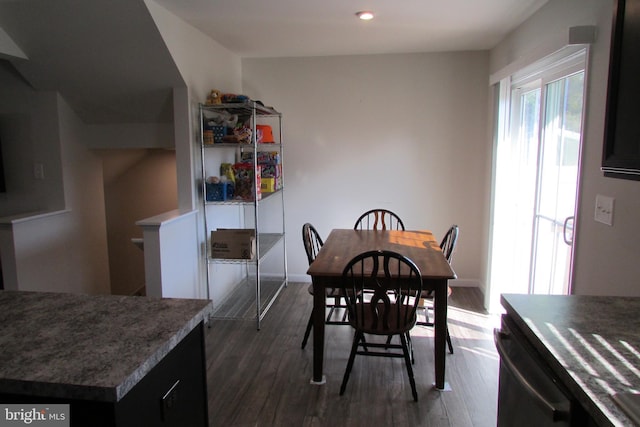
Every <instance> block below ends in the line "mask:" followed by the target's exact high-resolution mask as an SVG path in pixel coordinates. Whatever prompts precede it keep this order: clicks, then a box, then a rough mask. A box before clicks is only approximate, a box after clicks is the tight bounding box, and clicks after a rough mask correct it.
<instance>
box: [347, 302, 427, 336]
mask: <svg viewBox="0 0 640 427" xmlns="http://www.w3.org/2000/svg"><path fill="white" fill-rule="evenodd" d="M391 306H392V307H391V308H390V312H392V313H393V316H389V318H388V319H387V320H388V323H387V324H384V323H383V322H381V321H380V319H379V317H378V316H376V315H375V310H374V308H373V307H372V306H371V304H369V303H364V304H357V305H356V307H357V308H356V313H357V315H358V316H360V317H361V320H362V321H361V322H360V325H359V329H360V330H361V331H362V332H364V333H365V334H372V335H397V334H403V333H405V332H408V331H410V330H411V328H413V327H414V326H415V324H416V320H417V316H416V314H415V313H414V314H413V318H410V317H409V315H408V314H407V313H408V312H409V311H410V310H411V308H410V307H407V306H406V305H402V306H401V307H400V310H399V313H400V315H399V316H396V314H397V313H398V309H397V308H395V304H391ZM378 309H379V310H382V309H383V307H382V305H380V306H379V308H378ZM362 315H364V319H362ZM405 316H406V317H407V318H408V319H407V320H406V321H405ZM350 324H351V326H353V327H354V328H355V327H356V326H355V319H350Z"/></svg>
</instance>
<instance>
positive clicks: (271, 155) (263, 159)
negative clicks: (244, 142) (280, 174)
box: [240, 151, 280, 164]
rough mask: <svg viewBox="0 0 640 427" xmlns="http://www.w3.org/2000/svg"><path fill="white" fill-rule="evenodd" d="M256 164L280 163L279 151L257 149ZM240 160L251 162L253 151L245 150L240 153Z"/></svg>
mask: <svg viewBox="0 0 640 427" xmlns="http://www.w3.org/2000/svg"><path fill="white" fill-rule="evenodd" d="M257 157H258V161H257V163H258V164H263V163H275V164H279V163H280V153H279V152H277V151H258V156H257ZM240 161H241V162H253V151H245V152H243V153H242V154H241V155H240Z"/></svg>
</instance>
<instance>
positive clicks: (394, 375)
mask: <svg viewBox="0 0 640 427" xmlns="http://www.w3.org/2000/svg"><path fill="white" fill-rule="evenodd" d="M306 288H307V284H302V283H291V284H289V286H288V287H287V288H285V289H284V290H283V291H282V293H281V295H280V296H279V297H278V300H277V301H276V302H275V303H274V305H273V306H272V307H271V310H270V311H269V313H268V314H267V316H266V317H265V318H264V320H263V321H262V327H261V330H259V331H257V330H256V324H255V321H248V320H219V319H213V320H211V321H210V323H209V326H210V327H209V328H208V329H207V331H206V352H207V381H208V393H209V420H210V425H211V426H225V427H226V426H237V427H243V426H332V427H333V426H371V425H375V426H398V425H402V426H448V427H451V426H454V427H465V426H479V427H484V426H495V425H496V407H497V389H498V363H499V360H498V356H497V353H496V351H495V347H494V345H493V335H492V331H493V327H496V326H498V319H497V318H496V316H488V315H487V314H485V313H483V310H482V294H481V293H480V291H479V290H478V289H476V288H454V289H453V293H452V295H451V297H450V299H449V332H450V334H451V338H452V341H453V346H454V354H447V359H446V363H447V367H446V381H447V383H448V384H449V385H450V387H451V391H444V392H441V391H437V390H436V389H434V388H433V382H434V372H433V330H432V328H429V327H424V326H417V327H416V328H414V329H413V330H412V333H411V334H412V339H413V344H414V352H415V357H416V361H415V365H414V366H413V368H414V373H415V379H416V385H417V390H418V399H419V400H418V402H417V403H416V402H414V401H413V399H412V397H411V388H410V386H409V380H408V378H407V374H406V368H405V366H404V361H403V360H401V359H391V358H378V357H364V356H359V357H356V360H355V364H354V367H353V371H352V373H351V378H350V380H349V383H348V385H347V389H346V391H345V394H344V396H340V395H339V390H340V383H341V382H342V377H343V375H344V370H345V367H346V364H347V358H348V356H349V351H350V346H351V340H352V338H353V333H352V330H351V328H350V327H348V326H337V325H327V326H326V328H325V334H326V336H325V338H326V345H325V368H324V370H325V375H326V378H327V383H326V385H323V386H316V385H311V384H310V379H311V376H312V369H313V368H312V366H313V343H312V342H311V341H312V340H309V343H307V347H306V349H304V350H302V349H300V344H301V342H302V337H303V335H304V330H305V327H306V324H307V320H308V319H309V315H310V313H311V308H312V297H311V296H310V295H309V294H308V293H307V290H306ZM372 339H373V338H372Z"/></svg>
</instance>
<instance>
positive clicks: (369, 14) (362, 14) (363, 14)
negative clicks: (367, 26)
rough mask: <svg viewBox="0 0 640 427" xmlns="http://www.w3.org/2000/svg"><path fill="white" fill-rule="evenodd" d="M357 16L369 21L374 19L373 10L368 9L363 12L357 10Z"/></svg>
mask: <svg viewBox="0 0 640 427" xmlns="http://www.w3.org/2000/svg"><path fill="white" fill-rule="evenodd" d="M356 16H357V17H358V18H360V19H362V20H363V21H369V20H371V19H373V12H370V11H368V10H363V11H361V12H356Z"/></svg>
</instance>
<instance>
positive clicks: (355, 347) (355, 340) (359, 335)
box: [340, 332, 363, 396]
mask: <svg viewBox="0 0 640 427" xmlns="http://www.w3.org/2000/svg"><path fill="white" fill-rule="evenodd" d="M362 338H363V334H362V332H356V333H355V335H354V336H353V344H352V345H351V354H350V355H349V361H348V362H347V369H346V370H345V371H344V377H343V378H342V385H341V386H340V396H342V395H343V394H344V390H345V389H346V388H347V382H348V381H349V375H350V374H351V368H353V361H354V360H355V358H356V352H357V351H358V343H359V342H360V340H361V339H362Z"/></svg>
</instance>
